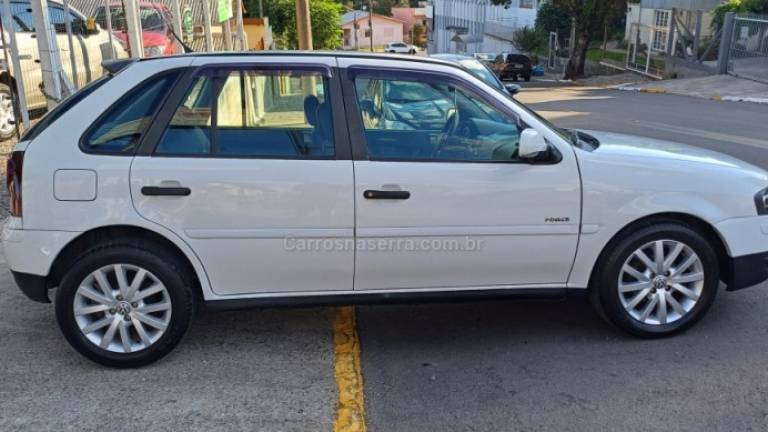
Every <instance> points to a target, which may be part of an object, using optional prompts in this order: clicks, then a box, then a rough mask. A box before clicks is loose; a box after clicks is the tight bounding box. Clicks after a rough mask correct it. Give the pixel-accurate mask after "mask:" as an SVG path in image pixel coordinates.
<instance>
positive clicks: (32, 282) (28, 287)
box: [11, 271, 51, 303]
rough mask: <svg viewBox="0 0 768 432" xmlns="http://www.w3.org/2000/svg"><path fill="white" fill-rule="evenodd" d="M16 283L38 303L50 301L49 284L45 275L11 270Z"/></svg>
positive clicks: (26, 294)
mask: <svg viewBox="0 0 768 432" xmlns="http://www.w3.org/2000/svg"><path fill="white" fill-rule="evenodd" d="M11 274H12V275H13V279H14V280H15V281H16V285H18V286H19V289H20V290H21V292H23V293H24V295H25V296H27V297H29V299H30V300H34V301H36V302H38V303H50V302H51V299H49V298H48V284H47V281H46V277H45V276H38V275H33V274H28V273H19V272H15V271H11Z"/></svg>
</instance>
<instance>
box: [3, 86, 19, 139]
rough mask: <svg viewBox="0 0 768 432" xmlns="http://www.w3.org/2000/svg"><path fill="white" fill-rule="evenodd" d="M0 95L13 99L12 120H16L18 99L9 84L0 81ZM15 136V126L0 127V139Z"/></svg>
mask: <svg viewBox="0 0 768 432" xmlns="http://www.w3.org/2000/svg"><path fill="white" fill-rule="evenodd" d="M0 95H2V96H5V97H8V98H10V99H11V100H12V101H13V105H12V106H13V112H14V121H17V119H16V117H17V116H16V113H18V112H19V110H18V102H17V101H18V99H17V98H16V94H15V92H14V91H13V90H12V89H11V87H10V86H8V85H7V84H4V83H0ZM15 136H16V127H13V128H10V129H6V130H3V129H2V128H0V141H6V140H9V139H11V138H13V137H15Z"/></svg>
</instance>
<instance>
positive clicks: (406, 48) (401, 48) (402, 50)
mask: <svg viewBox="0 0 768 432" xmlns="http://www.w3.org/2000/svg"><path fill="white" fill-rule="evenodd" d="M384 52H388V53H395V54H416V47H415V46H413V45H408V44H406V43H403V42H390V43H388V44H386V45H385V46H384Z"/></svg>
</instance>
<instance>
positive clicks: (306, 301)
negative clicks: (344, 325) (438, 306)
mask: <svg viewBox="0 0 768 432" xmlns="http://www.w3.org/2000/svg"><path fill="white" fill-rule="evenodd" d="M584 292H586V290H584V289H566V288H532V289H514V288H512V289H487V290H474V291H473V290H467V291H438V292H407V293H403V292H399V293H376V292H374V293H359V294H355V293H352V294H328V295H308V296H284V297H271V298H246V299H233V300H208V301H206V302H205V306H206V308H207V309H210V310H215V311H226V310H239V309H251V308H281V307H314V306H347V305H366V304H403V303H446V302H461V301H474V300H497V299H502V298H519V299H563V298H565V297H566V296H567V295H570V294H571V293H573V294H582V293H584Z"/></svg>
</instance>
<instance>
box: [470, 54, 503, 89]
mask: <svg viewBox="0 0 768 432" xmlns="http://www.w3.org/2000/svg"><path fill="white" fill-rule="evenodd" d="M459 64H461V65H462V66H464V67H465V68H467V69H468V70H469V72H471V73H472V75H474V76H476V77H478V78H480V79H481V80H483V81H485V83H486V84H488V85H489V86H491V87H494V88H497V89H499V90H504V84H502V83H501V81H499V79H498V78H496V75H495V74H494V73H493V72H492V71H491V70H490V69H488V66H486V65H484V64H483V63H481V62H479V61H478V60H475V59H467V60H461V61H459Z"/></svg>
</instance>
